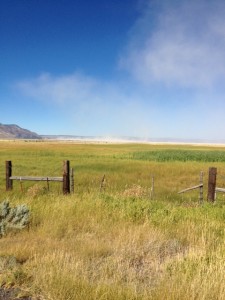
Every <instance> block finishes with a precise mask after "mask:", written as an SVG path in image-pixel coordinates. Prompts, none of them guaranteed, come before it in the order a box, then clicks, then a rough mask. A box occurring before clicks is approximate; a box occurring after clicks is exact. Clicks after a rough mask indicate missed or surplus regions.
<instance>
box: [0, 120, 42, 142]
mask: <svg viewBox="0 0 225 300" xmlns="http://www.w3.org/2000/svg"><path fill="white" fill-rule="evenodd" d="M0 139H36V140H37V139H41V136H40V135H38V134H37V133H35V132H32V131H30V130H27V129H24V128H21V127H19V126H18V125H15V124H9V125H4V124H1V123H0Z"/></svg>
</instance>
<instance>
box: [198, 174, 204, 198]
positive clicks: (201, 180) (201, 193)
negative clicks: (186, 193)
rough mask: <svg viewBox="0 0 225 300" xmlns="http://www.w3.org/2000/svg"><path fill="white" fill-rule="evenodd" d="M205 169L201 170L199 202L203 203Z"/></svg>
mask: <svg viewBox="0 0 225 300" xmlns="http://www.w3.org/2000/svg"><path fill="white" fill-rule="evenodd" d="M203 175H204V173H203V171H201V172H200V182H199V183H200V188H199V202H200V203H203Z"/></svg>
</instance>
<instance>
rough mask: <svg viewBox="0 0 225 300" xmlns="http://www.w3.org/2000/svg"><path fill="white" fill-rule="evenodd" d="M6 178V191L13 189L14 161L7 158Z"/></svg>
mask: <svg viewBox="0 0 225 300" xmlns="http://www.w3.org/2000/svg"><path fill="white" fill-rule="evenodd" d="M5 174H6V176H5V178H6V191H11V190H12V189H13V181H12V179H10V177H11V176H12V162H11V160H7V161H6V162H5Z"/></svg>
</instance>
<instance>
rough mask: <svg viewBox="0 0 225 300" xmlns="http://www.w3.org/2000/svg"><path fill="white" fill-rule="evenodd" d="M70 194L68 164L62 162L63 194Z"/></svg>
mask: <svg viewBox="0 0 225 300" xmlns="http://www.w3.org/2000/svg"><path fill="white" fill-rule="evenodd" d="M69 193H70V162H69V160H65V161H64V162H63V194H64V195H66V194H69Z"/></svg>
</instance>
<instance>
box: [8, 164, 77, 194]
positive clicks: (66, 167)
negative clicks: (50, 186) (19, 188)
mask: <svg viewBox="0 0 225 300" xmlns="http://www.w3.org/2000/svg"><path fill="white" fill-rule="evenodd" d="M5 165H6V191H11V190H12V189H13V180H19V181H47V182H50V181H55V182H62V191H63V194H69V193H70V192H71V188H70V186H72V191H73V189H74V182H73V170H71V174H72V176H71V178H70V162H69V160H65V161H64V162H63V176H61V177H50V176H42V177H40V176H39V177H34V176H12V162H11V161H6V164H5Z"/></svg>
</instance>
